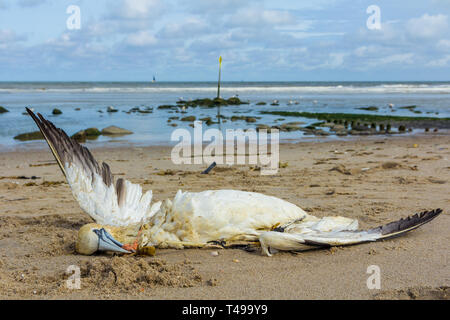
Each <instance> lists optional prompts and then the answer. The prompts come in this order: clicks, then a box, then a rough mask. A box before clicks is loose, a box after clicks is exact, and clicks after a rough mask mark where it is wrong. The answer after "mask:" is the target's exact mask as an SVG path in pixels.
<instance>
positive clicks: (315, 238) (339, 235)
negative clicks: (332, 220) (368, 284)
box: [259, 209, 442, 255]
mask: <svg viewBox="0 0 450 320" xmlns="http://www.w3.org/2000/svg"><path fill="white" fill-rule="evenodd" d="M441 213H442V210H441V209H436V210H432V211H424V212H422V213H418V214H415V215H413V216H410V217H408V218H406V219H400V220H398V221H394V222H391V223H388V224H386V225H383V226H380V227H377V228H373V229H369V230H357V231H356V230H355V231H354V230H351V229H345V228H344V229H341V230H339V228H335V229H334V230H331V231H328V232H327V231H323V230H317V229H314V228H306V229H304V230H302V231H303V232H296V230H295V228H293V229H291V230H288V231H290V232H274V231H271V232H265V233H263V234H262V235H261V236H260V238H259V240H260V243H261V247H262V250H263V252H264V253H265V254H267V255H270V248H273V249H277V250H284V251H286V250H287V251H300V250H309V249H315V248H324V247H333V246H347V245H354V244H359V243H364V242H373V241H378V240H383V239H389V238H393V237H398V236H401V235H403V234H405V233H407V232H409V231H412V230H414V229H417V228H418V227H420V226H422V225H424V224H426V223H428V222H430V221H431V220H433V219H434V218H436V217H437V216H438V215H440V214H441Z"/></svg>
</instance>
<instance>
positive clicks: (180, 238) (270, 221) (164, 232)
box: [146, 190, 308, 246]
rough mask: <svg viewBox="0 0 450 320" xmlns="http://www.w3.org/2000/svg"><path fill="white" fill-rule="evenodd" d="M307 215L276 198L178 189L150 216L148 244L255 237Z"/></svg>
mask: <svg viewBox="0 0 450 320" xmlns="http://www.w3.org/2000/svg"><path fill="white" fill-rule="evenodd" d="M307 216H308V215H307V214H306V212H304V211H303V210H302V209H301V208H299V207H298V206H296V205H294V204H292V203H289V202H287V201H284V200H281V199H279V198H276V197H271V196H266V195H263V194H260V193H253V192H245V191H236V190H209V191H203V192H198V193H192V192H182V191H179V192H178V193H177V195H176V196H175V198H174V200H173V201H165V202H164V203H163V205H162V206H161V208H160V210H158V211H157V212H156V214H155V215H154V216H153V218H152V219H151V223H150V224H151V227H150V228H149V230H147V232H146V234H147V241H146V242H148V244H150V245H154V246H164V243H167V242H170V243H176V242H190V243H197V244H206V243H208V242H210V241H219V240H225V241H229V240H251V239H253V240H257V238H258V237H259V235H260V234H261V233H262V232H264V231H268V230H272V229H273V228H275V227H278V226H281V225H285V224H288V223H291V222H294V221H301V220H303V219H305V218H306V217H307Z"/></svg>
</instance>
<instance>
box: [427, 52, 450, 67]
mask: <svg viewBox="0 0 450 320" xmlns="http://www.w3.org/2000/svg"><path fill="white" fill-rule="evenodd" d="M426 66H428V67H448V66H450V54H447V55H446V56H444V57H442V58H440V59H435V60H431V61H430V62H428V63H427V64H426Z"/></svg>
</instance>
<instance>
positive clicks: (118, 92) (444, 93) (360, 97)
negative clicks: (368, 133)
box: [0, 82, 450, 150]
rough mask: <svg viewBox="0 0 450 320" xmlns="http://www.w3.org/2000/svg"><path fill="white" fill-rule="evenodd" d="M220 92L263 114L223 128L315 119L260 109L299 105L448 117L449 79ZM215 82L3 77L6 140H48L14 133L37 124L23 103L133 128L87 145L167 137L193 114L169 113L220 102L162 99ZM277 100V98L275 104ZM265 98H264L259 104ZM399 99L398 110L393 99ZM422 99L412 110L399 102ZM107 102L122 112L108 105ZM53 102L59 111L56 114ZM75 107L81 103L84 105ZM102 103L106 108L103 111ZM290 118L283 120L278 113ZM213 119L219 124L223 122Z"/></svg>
mask: <svg viewBox="0 0 450 320" xmlns="http://www.w3.org/2000/svg"><path fill="white" fill-rule="evenodd" d="M220 93H221V96H222V97H223V98H229V97H232V96H238V97H239V98H240V99H241V100H242V101H249V102H250V104H248V105H240V106H226V107H221V108H220V113H221V114H222V115H224V116H227V117H231V116H233V115H236V116H239V115H245V116H251V117H261V119H258V120H257V122H256V123H250V124H248V123H246V122H245V121H235V122H232V121H229V120H228V121H227V122H226V123H221V124H220V129H221V130H226V129H228V128H230V129H237V128H242V129H246V128H255V127H256V125H257V124H267V125H276V124H278V125H279V124H281V123H285V122H292V121H303V122H305V125H308V124H311V123H314V122H317V120H315V119H306V118H293V117H280V116H274V115H261V114H260V112H261V111H299V112H343V113H367V114H378V115H379V114H387V115H405V116H429V117H450V82H225V83H222V86H221V91H220ZM216 95H217V83H214V82H156V83H151V82H0V106H3V107H5V108H6V109H8V110H9V111H10V112H8V113H3V114H0V148H1V150H8V149H11V148H16V147H21V146H24V147H30V146H31V147H43V146H45V144H44V143H43V142H42V141H30V142H20V141H17V140H14V136H16V135H18V134H20V133H24V132H30V131H37V127H36V125H35V124H34V122H33V121H32V119H31V118H30V117H29V116H28V115H24V114H23V113H24V112H25V107H29V108H32V109H33V110H34V111H36V112H39V113H41V114H43V115H44V116H46V117H47V118H48V119H49V120H50V121H52V122H54V123H55V125H56V126H58V127H60V128H63V129H64V130H65V131H66V132H67V134H69V135H72V134H74V133H75V132H77V131H79V130H82V129H86V128H90V127H96V128H98V129H100V130H101V129H102V128H105V127H107V126H110V125H115V126H118V127H122V128H125V129H128V130H131V131H133V132H134V134H133V135H128V136H123V137H113V138H111V137H106V136H101V137H99V138H98V139H97V140H96V141H89V142H88V145H109V146H115V145H123V144H128V143H132V144H134V145H157V144H159V145H168V144H173V143H175V142H171V140H170V137H171V133H172V132H173V130H175V129H177V128H188V129H190V127H189V123H188V122H181V121H172V123H177V124H178V126H177V127H172V126H169V123H168V122H167V120H168V118H169V117H174V116H178V117H180V118H181V117H185V116H191V115H193V116H196V117H197V119H199V118H203V117H211V118H213V120H215V116H216V115H217V113H218V110H217V108H200V107H197V108H188V109H187V110H186V113H179V112H178V113H177V112H176V111H175V110H167V109H164V110H158V109H157V107H158V106H159V105H163V104H172V105H175V103H176V101H178V100H179V99H183V100H189V99H197V98H214V97H216ZM273 100H278V101H279V106H271V105H270V104H271V103H272V101H273ZM258 102H266V103H267V105H265V106H256V103H258ZM390 104H392V105H394V108H393V109H394V110H395V111H394V112H393V111H392V109H391V108H389V105H390ZM409 105H417V108H416V110H420V111H421V112H422V113H421V114H416V113H413V112H412V111H410V110H408V109H399V107H401V106H409ZM108 106H112V107H114V108H116V109H118V110H119V111H118V112H115V113H107V112H106V109H107V107H108ZM369 106H377V107H379V110H378V111H377V112H373V111H365V110H360V109H358V108H361V107H369ZM134 107H140V108H141V109H145V108H147V107H151V108H153V113H149V114H142V113H130V114H127V113H126V111H128V110H130V109H131V108H134ZM54 108H58V109H60V110H61V111H62V112H63V113H62V114H61V115H57V116H54V115H52V110H53V109H54ZM76 108H80V110H79V111H77V110H76ZM99 111H102V112H99ZM280 118H284V119H285V120H278V121H277V119H280ZM212 127H217V128H219V125H218V124H215V125H213V126H212ZM280 138H281V139H282V140H283V139H293V140H301V139H305V138H306V136H305V135H304V133H303V132H301V131H295V132H281V134H280Z"/></svg>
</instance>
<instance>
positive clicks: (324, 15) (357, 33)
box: [0, 0, 450, 81]
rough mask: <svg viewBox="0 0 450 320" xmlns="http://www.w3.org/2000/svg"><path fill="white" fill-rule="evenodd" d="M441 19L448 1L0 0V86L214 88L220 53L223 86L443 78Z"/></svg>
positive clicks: (445, 30)
mask: <svg viewBox="0 0 450 320" xmlns="http://www.w3.org/2000/svg"><path fill="white" fill-rule="evenodd" d="M70 5H76V6H78V7H79V8H80V12H81V28H80V29H79V30H69V29H68V28H67V24H66V21H67V19H68V18H69V16H70V14H67V13H66V10H67V8H68V6H70ZM370 5H377V6H378V7H379V8H380V12H381V29H376V30H373V29H369V28H368V27H367V25H366V21H367V20H368V18H369V16H370V14H368V13H367V12H366V10H367V8H368V7H369V6H370ZM449 16H450V0H427V1H425V0H410V1H393V0H370V1H365V0H328V1H325V0H315V1H312V0H308V1H301V0H291V1H288V0H277V1H256V0H246V1H242V0H228V1H226V0H190V1H178V0H115V1H111V0H108V1H106V0H97V1H92V0H91V1H88V0H78V1H77V0H70V1H66V0H0V81H39V80H42V81H147V80H151V78H152V76H153V74H155V75H156V77H157V79H158V80H159V81H189V80H192V81H215V80H216V78H217V64H218V57H219V55H222V56H223V61H224V63H223V80H226V81H294V80H299V81H310V80H311V81H320V80H322V81H356V80H361V81H370V80H374V81H383V80H393V81H395V80H400V81H405V80H441V81H446V80H450V76H449V75H450V17H449Z"/></svg>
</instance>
